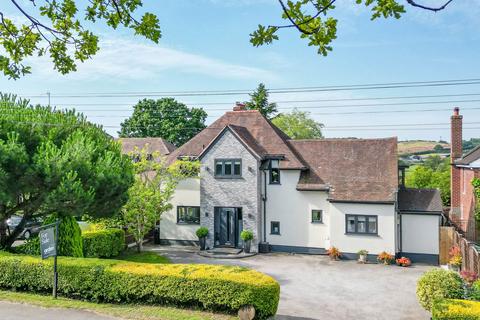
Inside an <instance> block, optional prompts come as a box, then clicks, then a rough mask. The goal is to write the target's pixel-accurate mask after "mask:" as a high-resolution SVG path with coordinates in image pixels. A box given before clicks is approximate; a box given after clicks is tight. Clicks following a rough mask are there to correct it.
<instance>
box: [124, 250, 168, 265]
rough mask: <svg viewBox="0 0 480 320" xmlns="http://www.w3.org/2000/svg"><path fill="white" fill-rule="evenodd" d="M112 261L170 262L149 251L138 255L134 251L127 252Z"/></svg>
mask: <svg viewBox="0 0 480 320" xmlns="http://www.w3.org/2000/svg"><path fill="white" fill-rule="evenodd" d="M114 259H116V260H125V261H131V262H140V263H170V260H169V259H168V258H167V257H164V256H161V255H159V254H156V253H155V252H150V251H144V252H140V253H138V252H136V251H134V250H127V251H125V252H124V253H122V254H121V255H120V256H118V257H115V258H114Z"/></svg>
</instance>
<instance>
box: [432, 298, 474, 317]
mask: <svg viewBox="0 0 480 320" xmlns="http://www.w3.org/2000/svg"><path fill="white" fill-rule="evenodd" d="M432 319H433V320H478V319H480V302H478V301H469V300H449V299H445V300H437V301H435V302H434V303H433V307H432Z"/></svg>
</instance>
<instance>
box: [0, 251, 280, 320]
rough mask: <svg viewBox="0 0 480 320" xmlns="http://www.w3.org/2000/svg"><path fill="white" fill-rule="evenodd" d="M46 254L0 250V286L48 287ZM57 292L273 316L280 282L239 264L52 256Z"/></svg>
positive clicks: (49, 265)
mask: <svg viewBox="0 0 480 320" xmlns="http://www.w3.org/2000/svg"><path fill="white" fill-rule="evenodd" d="M52 264H53V261H52V259H47V260H41V259H40V258H35V257H31V256H22V255H12V254H7V253H2V254H0V288H4V289H14V290H21V291H29V292H45V293H46V292H51V290H52ZM58 273H59V277H58V281H59V282H58V285H59V287H58V292H59V293H60V294H61V295H63V296H66V297H71V298H81V299H84V300H90V301H95V302H113V303H115V302H116V303H152V304H171V305H178V306H190V307H191V306H198V307H201V308H204V309H208V310H217V311H226V312H236V311H238V310H239V309H240V307H242V306H245V305H252V306H254V307H255V310H256V318H258V319H266V318H268V317H270V316H273V315H274V314H275V313H276V311H277V307H278V301H279V296H280V286H279V284H278V283H277V281H275V280H274V279H273V278H272V277H270V276H267V275H265V274H263V273H260V272H257V271H254V270H250V269H247V268H242V267H233V266H220V265H201V264H191V265H187V264H185V265H184V264H137V263H133V262H124V261H119V260H102V259H94V258H83V259H79V258H70V257H60V258H59V259H58Z"/></svg>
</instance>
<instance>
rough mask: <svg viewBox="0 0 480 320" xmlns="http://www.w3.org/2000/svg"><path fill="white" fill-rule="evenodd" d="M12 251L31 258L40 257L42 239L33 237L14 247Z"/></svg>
mask: <svg viewBox="0 0 480 320" xmlns="http://www.w3.org/2000/svg"><path fill="white" fill-rule="evenodd" d="M12 251H13V252H15V253H20V254H26V255H31V256H39V255H40V239H39V238H38V237H32V238H30V239H28V240H27V241H25V243H24V244H21V245H19V246H16V247H12Z"/></svg>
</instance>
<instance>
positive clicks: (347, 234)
mask: <svg viewBox="0 0 480 320" xmlns="http://www.w3.org/2000/svg"><path fill="white" fill-rule="evenodd" d="M344 234H345V235H346V236H362V237H377V238H380V236H379V235H378V233H359V232H345V233H344Z"/></svg>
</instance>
